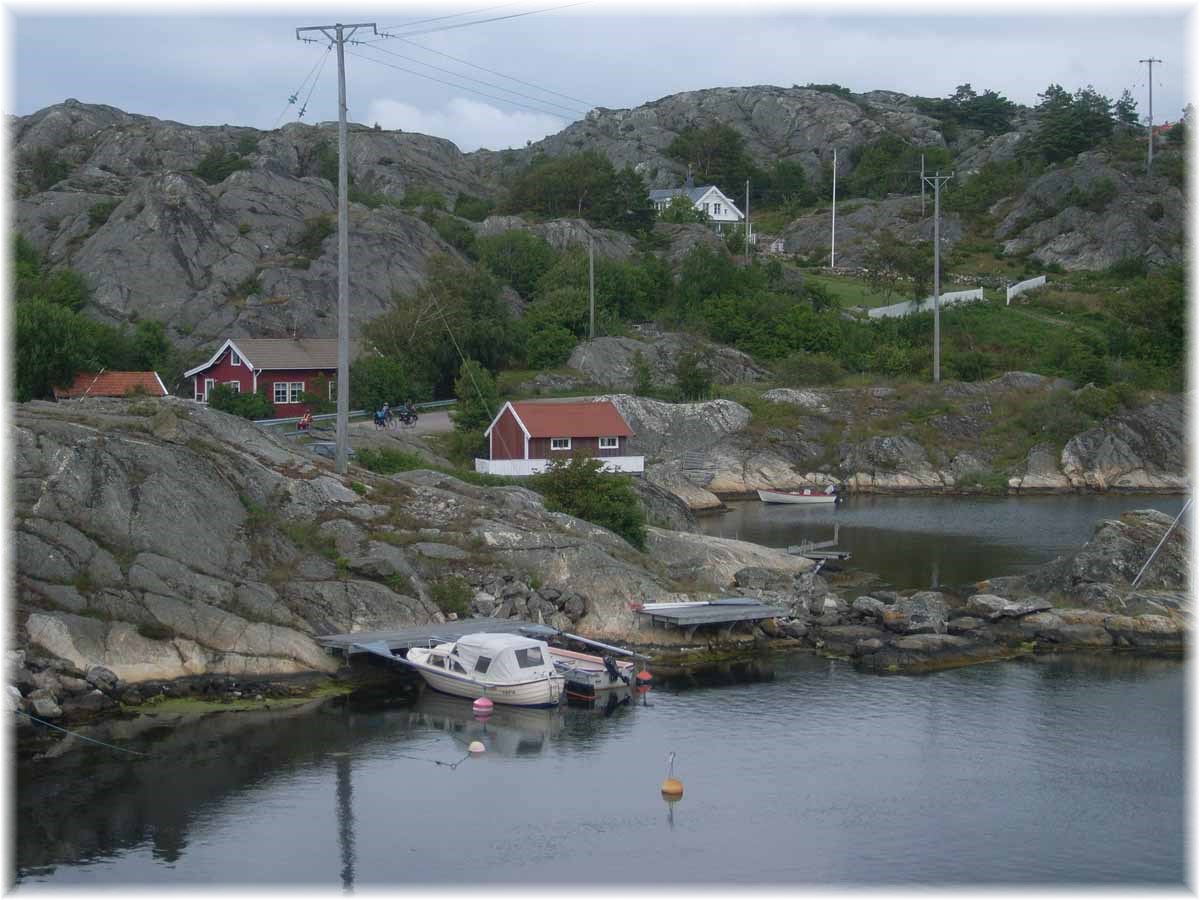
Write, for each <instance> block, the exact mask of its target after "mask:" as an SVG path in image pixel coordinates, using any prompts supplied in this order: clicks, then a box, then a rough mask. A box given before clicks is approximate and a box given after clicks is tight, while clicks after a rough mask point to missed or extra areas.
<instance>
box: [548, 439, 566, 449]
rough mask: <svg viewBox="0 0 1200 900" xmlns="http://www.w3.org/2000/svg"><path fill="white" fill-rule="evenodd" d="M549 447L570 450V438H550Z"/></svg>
mask: <svg viewBox="0 0 1200 900" xmlns="http://www.w3.org/2000/svg"><path fill="white" fill-rule="evenodd" d="M550 449H551V450H570V449H571V439H570V438H550Z"/></svg>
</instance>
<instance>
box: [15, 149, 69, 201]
mask: <svg viewBox="0 0 1200 900" xmlns="http://www.w3.org/2000/svg"><path fill="white" fill-rule="evenodd" d="M25 165H27V166H28V167H29V170H30V177H31V179H32V181H33V186H34V187H35V188H37V189H38V190H39V191H48V190H50V188H52V187H54V185H56V184H58V182H60V181H62V180H63V179H64V178H66V177H67V176H68V175H70V174H71V167H70V166H69V165H67V164H66V163H65V162H63V161H62V160H61V159H59V158H58V154H57V153H55V152H54V151H53V150H51V149H50V148H49V147H38V148H37V149H36V150H32V151H30V152H29V153H27V154H26V155H25Z"/></svg>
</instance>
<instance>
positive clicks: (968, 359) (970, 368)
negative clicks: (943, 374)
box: [946, 350, 992, 381]
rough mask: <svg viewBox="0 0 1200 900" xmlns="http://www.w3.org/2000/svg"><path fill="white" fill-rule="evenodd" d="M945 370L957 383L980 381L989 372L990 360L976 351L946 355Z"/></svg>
mask: <svg viewBox="0 0 1200 900" xmlns="http://www.w3.org/2000/svg"><path fill="white" fill-rule="evenodd" d="M946 368H947V370H949V372H950V375H951V376H952V377H954V378H957V379H958V380H959V381H982V380H983V379H984V378H986V377H987V376H988V374H989V373H990V372H991V369H992V364H991V358H990V357H989V356H988V355H987V354H986V353H982V352H980V351H978V350H968V351H966V352H964V353H948V354H947V355H946Z"/></svg>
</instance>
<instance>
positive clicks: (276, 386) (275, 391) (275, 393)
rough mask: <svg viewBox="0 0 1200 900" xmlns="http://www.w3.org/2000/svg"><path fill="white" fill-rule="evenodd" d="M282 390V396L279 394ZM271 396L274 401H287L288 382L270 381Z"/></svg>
mask: <svg viewBox="0 0 1200 900" xmlns="http://www.w3.org/2000/svg"><path fill="white" fill-rule="evenodd" d="M281 389H282V391H283V397H282V398H281V397H280V396H279V393H280V390H281ZM271 396H272V398H273V402H275V403H287V402H288V383H287V382H286V381H275V382H272V383H271Z"/></svg>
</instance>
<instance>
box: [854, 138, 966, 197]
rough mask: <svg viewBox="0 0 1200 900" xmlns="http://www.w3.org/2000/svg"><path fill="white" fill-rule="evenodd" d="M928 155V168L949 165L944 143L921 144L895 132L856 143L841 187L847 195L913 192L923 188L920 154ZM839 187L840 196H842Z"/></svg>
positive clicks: (942, 167) (882, 195) (885, 194)
mask: <svg viewBox="0 0 1200 900" xmlns="http://www.w3.org/2000/svg"><path fill="white" fill-rule="evenodd" d="M922 155H924V156H925V169H926V171H936V170H938V169H947V168H948V167H949V165H950V159H951V157H950V152H949V151H948V150H946V148H945V147H938V146H928V147H918V146H915V145H913V144H909V143H907V142H906V141H904V140H902V139H901V138H898V137H896V136H895V135H894V134H890V133H889V134H884V135H883V136H882V137H880V138H879V139H877V140H876V141H874V142H873V143H871V144H867V145H866V146H864V147H855V148H854V150H852V151H851V152H850V161H851V163H852V164H853V165H854V169H853V170H852V171H851V173H850V177H849V178H846V179H844V180H839V182H838V188H839V189H843V185H844V190H845V196H846V197H847V198H850V197H871V198H873V199H880V198H883V197H886V196H887V195H888V194H894V193H901V194H911V193H913V192H914V190H920V183H919V180H918V176H917V175H916V174H914V173H918V172H920V170H921V156H922ZM840 195H841V194H840V190H839V196H840Z"/></svg>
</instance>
